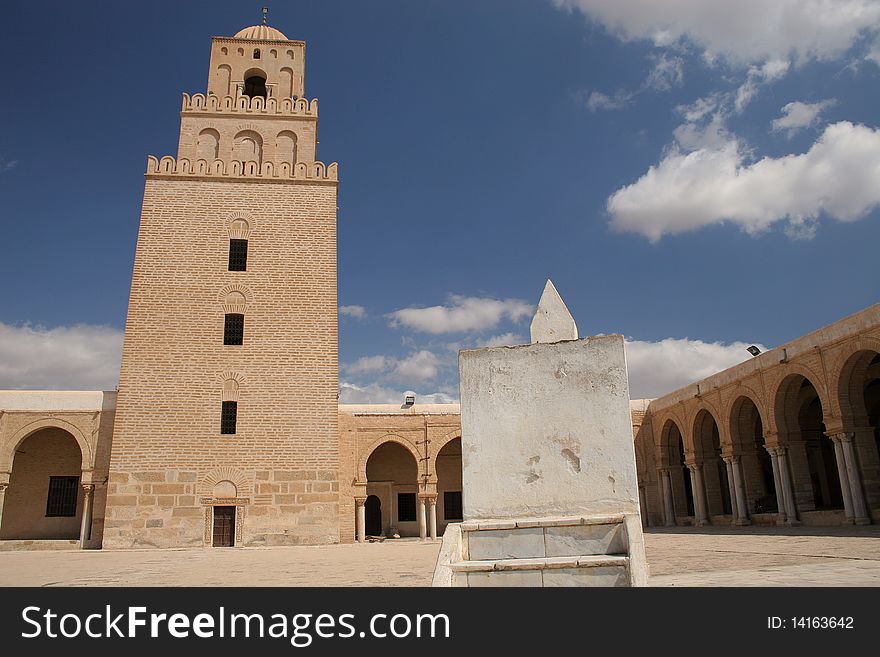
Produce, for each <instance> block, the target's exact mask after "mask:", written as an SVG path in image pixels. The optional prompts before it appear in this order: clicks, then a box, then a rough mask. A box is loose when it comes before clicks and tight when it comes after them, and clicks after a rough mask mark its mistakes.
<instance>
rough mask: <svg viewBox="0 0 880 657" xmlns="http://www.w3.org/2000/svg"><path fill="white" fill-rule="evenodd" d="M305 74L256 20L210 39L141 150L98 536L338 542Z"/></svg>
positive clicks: (295, 46)
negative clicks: (162, 137)
mask: <svg viewBox="0 0 880 657" xmlns="http://www.w3.org/2000/svg"><path fill="white" fill-rule="evenodd" d="M304 72H305V43H304V42H302V41H291V40H289V39H288V38H287V37H286V36H284V34H282V33H281V32H279V31H278V30H276V29H274V28H271V27H269V26H267V25H266V24H265V20H264V23H263V24H262V25H256V26H253V27H248V28H246V29H244V30H242V31H240V32H239V33H238V34H236V35H235V36H234V37H231V38H230V37H214V38H213V39H212V42H211V60H210V71H209V74H208V89H207V94H199V93H197V94H193V95H192V96H190V95H187V94H183V105H182V108H181V114H180V142H179V147H178V152H177V158H176V159H175V158H172V157H163V158H161V159H156V158H154V157H149V158H148V161H147V172H146V184H145V189H144V202H143V209H142V213H141V222H140V228H139V232H138V240H137V253H136V255H135V262H134V271H133V275H132V283H131V296H130V299H129V306H128V319H127V323H126V329H125V346H124V349H123V356H122V369H121V372H120V380H119V398H118V410H117V416H116V427H115V433H114V438H113V448H112V457H111V464H110V476H109V481H108V498H107V515H106V525H105V530H104V546H105V547H112V548H125V547H140V546H194V545H280V544H316V543H331V542H337V541H338V540H339V520H338V495H339V493H338V490H339V486H338V476H337V469H338V461H339V453H338V452H339V447H338V429H337V393H338V381H337V377H338V371H337V305H336V304H337V302H336V188H337V175H336V170H337V167H336V164H335V163H334V164H330V165H324V164H323V163H322V162H319V161H317V160H316V153H315V150H316V144H317V123H318V104H317V101H316V100H307V99H306V98H305V97H304V93H305V91H304Z"/></svg>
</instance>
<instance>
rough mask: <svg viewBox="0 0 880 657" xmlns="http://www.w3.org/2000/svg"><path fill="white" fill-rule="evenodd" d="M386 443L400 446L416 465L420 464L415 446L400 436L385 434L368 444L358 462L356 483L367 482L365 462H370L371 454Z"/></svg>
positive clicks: (419, 457)
mask: <svg viewBox="0 0 880 657" xmlns="http://www.w3.org/2000/svg"><path fill="white" fill-rule="evenodd" d="M388 442H392V443H398V444H400V445H402V446H403V447H405V448H406V450H407V451H408V452H409V453H410V454H412V457H413V458H414V459H415V460H416V464H418V463H421V459H422V456H421V454H419V453H418V451H417V450H416V448H415V445H413V444H412V443H411V442H410V441H408V440H407V439H406V438H403V437H402V436H398V435H396V434H393V433H389V434H385V435H384V436H382V437H381V438H377V439H376V440H374V441H373V442H372V443H370V446H369V447H368V448H367V449H366V451H365V452H364V455H363V456H362V457H361V459H360V461H359V462H358V469H357V481H358V483H361V484H364V483H366V482H367V461H369V460H370V457H371V456H372V455H373V452H375V451H376V449H378V448H379V447H381V446H382V445H383V444H385V443H388Z"/></svg>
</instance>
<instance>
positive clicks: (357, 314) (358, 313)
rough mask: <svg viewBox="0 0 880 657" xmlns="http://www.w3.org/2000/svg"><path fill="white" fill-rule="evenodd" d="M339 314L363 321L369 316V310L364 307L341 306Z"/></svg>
mask: <svg viewBox="0 0 880 657" xmlns="http://www.w3.org/2000/svg"><path fill="white" fill-rule="evenodd" d="M339 314H340V315H346V316H348V317H354V318H355V319H363V318H364V317H366V316H367V309H366V308H364V307H363V306H339Z"/></svg>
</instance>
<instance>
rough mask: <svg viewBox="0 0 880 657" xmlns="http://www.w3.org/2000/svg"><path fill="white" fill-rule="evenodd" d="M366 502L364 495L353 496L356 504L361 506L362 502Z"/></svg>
mask: <svg viewBox="0 0 880 657" xmlns="http://www.w3.org/2000/svg"><path fill="white" fill-rule="evenodd" d="M366 502H367V498H366V496H361V495H355V496H354V503H355V505H356V506H363V505H364V504H366Z"/></svg>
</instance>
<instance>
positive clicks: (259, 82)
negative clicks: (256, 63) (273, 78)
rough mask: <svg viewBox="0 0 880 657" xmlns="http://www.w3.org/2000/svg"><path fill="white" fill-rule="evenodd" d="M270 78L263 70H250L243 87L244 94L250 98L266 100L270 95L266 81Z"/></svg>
mask: <svg viewBox="0 0 880 657" xmlns="http://www.w3.org/2000/svg"><path fill="white" fill-rule="evenodd" d="M267 79H268V76H267V75H266V72H265V71H264V70H263V69H261V68H249V69H248V70H247V71H245V73H244V76H243V80H244V85H243V87H242V93H243V94H244V95H245V96H247V97H249V98H266V96H267V95H268V92H267V89H266V80H267Z"/></svg>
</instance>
